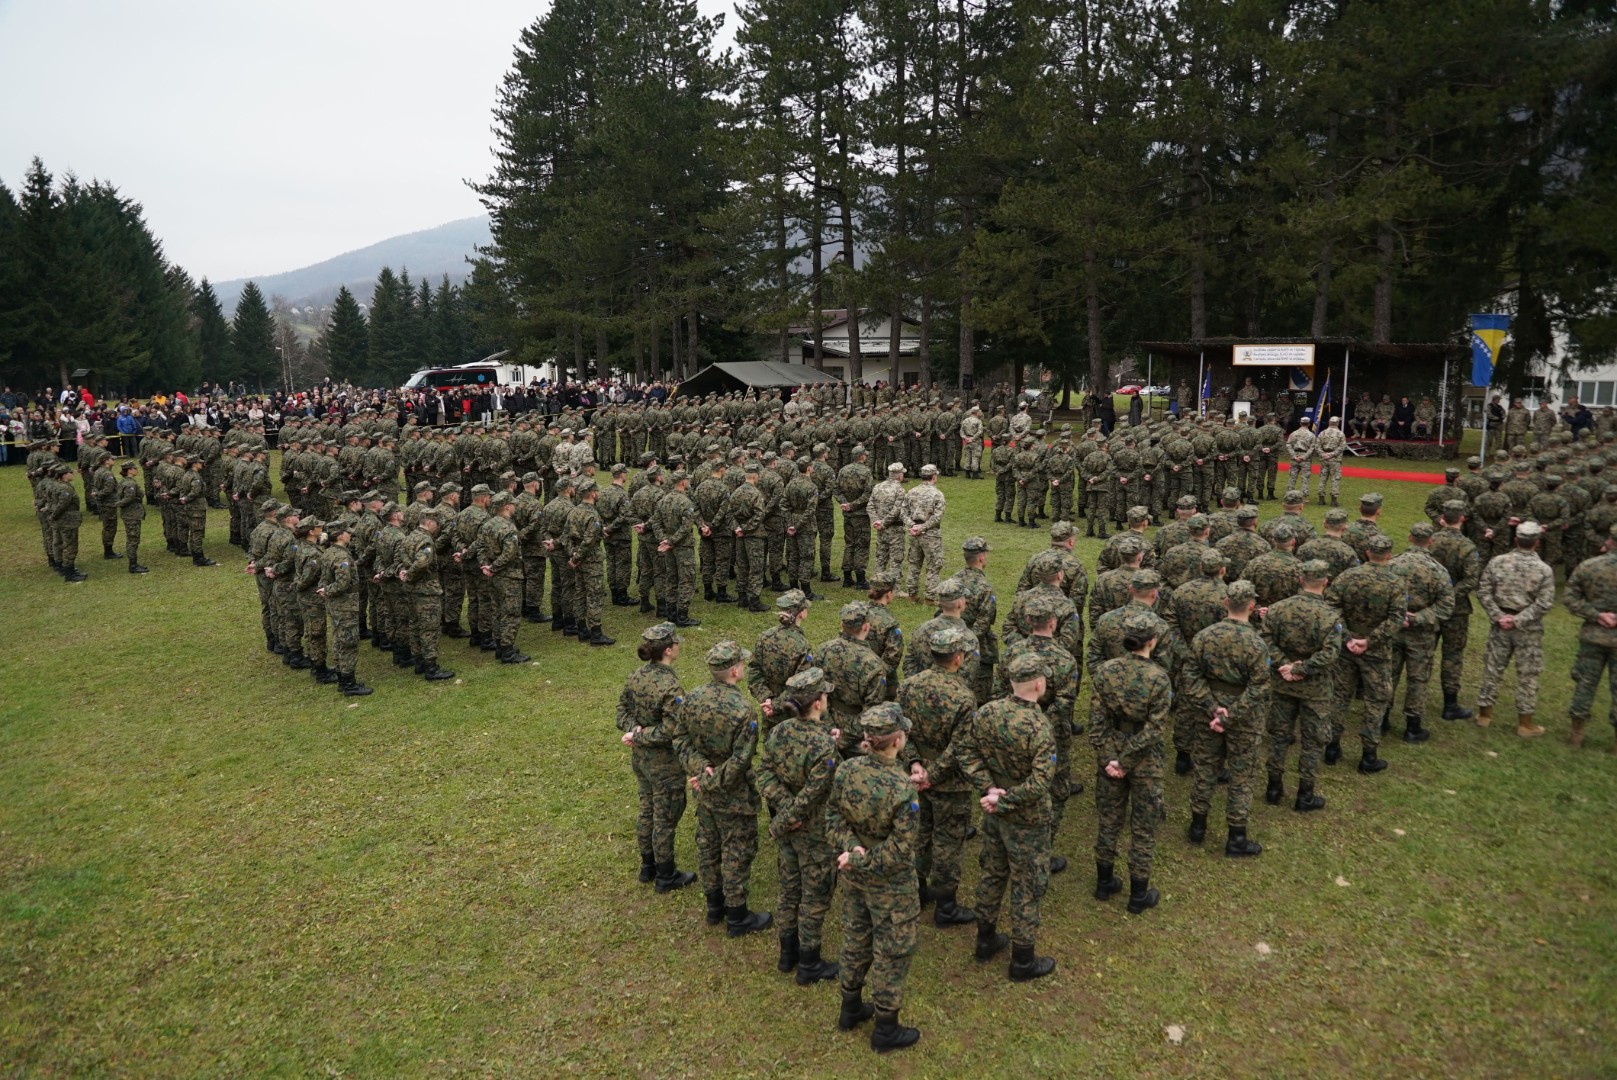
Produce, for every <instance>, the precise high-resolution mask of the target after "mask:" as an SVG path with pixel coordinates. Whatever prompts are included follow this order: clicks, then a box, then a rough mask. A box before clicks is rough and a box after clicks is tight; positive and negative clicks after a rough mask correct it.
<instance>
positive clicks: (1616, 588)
mask: <svg viewBox="0 0 1617 1080" xmlns="http://www.w3.org/2000/svg"><path fill="white" fill-rule="evenodd" d="M1606 535H1611V533H1610V532H1609V530H1608V532H1607V534H1606ZM1566 607H1567V610H1568V611H1570V612H1572V614H1574V615H1576V616H1577V617H1578V618H1580V619H1582V620H1583V627H1582V628H1581V629H1580V630H1579V631H1578V654H1577V656H1576V657H1575V658H1574V659H1573V661H1572V682H1573V684H1574V689H1573V691H1572V708H1571V717H1572V731H1573V738H1574V741H1575V742H1576V741H1581V739H1582V735H1583V726H1584V725H1585V724H1587V723H1588V722H1589V718H1590V715H1591V714H1592V713H1593V711H1594V704H1595V691H1596V690H1597V689H1599V687H1600V677H1601V675H1602V674H1605V673H1606V672H1607V671H1610V672H1611V673H1612V677H1614V678H1617V630H1614V629H1608V628H1606V627H1604V626H1601V625H1600V622H1599V619H1600V614H1601V613H1602V612H1606V611H1617V553H1607V554H1605V555H1597V556H1595V557H1594V558H1592V559H1587V560H1585V561H1584V562H1582V563H1581V564H1579V566H1578V567H1577V569H1575V570H1573V571H1572V576H1571V577H1569V578H1567V583H1566ZM1608 685H1609V684H1608ZM1610 718H1611V722H1612V723H1613V724H1614V725H1617V693H1614V694H1613V695H1612V707H1611V712H1610Z"/></svg>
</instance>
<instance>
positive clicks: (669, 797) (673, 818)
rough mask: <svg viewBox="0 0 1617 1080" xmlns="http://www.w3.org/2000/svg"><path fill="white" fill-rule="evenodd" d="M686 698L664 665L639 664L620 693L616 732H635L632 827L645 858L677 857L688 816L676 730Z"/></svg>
mask: <svg viewBox="0 0 1617 1080" xmlns="http://www.w3.org/2000/svg"><path fill="white" fill-rule="evenodd" d="M684 700H685V696H684V690H683V689H682V688H681V687H680V685H679V676H678V675H676V674H674V669H673V668H671V667H669V666H668V665H667V664H660V663H646V664H641V665H640V666H639V667H638V668H636V669H635V670H634V672H633V673H631V674H630V676H629V678H628V679H627V680H625V681H624V684H623V690H622V692H621V693H620V694H619V695H618V714H617V726H618V731H619V732H621V733H623V734H628V733H629V732H634V733H635V735H634V745H633V746H632V748H631V750H630V758H629V767H630V769H631V770H632V771H633V773H634V781H635V788H636V790H637V792H638V797H639V813H638V814H637V815H636V816H635V830H634V831H635V839H636V840H637V841H638V843H639V846H640V855H641V861H642V862H645V861H648V860H649V861H651V862H653V863H664V864H666V863H671V862H673V861H674V830H675V829H677V828H678V827H679V821H680V818H682V817H684V816H685V780H686V777H685V772H684V770H683V769H682V768H681V767H680V761H679V757H678V756H677V754H676V753H675V751H674V744H673V734H674V732H675V731H676V730H677V723H676V719H677V716H678V713H679V709H680V707H681V706H682V705H683V704H684ZM637 728H638V729H639V730H638V731H636V730H635V729H637Z"/></svg>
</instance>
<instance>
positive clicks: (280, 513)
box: [275, 503, 303, 520]
mask: <svg viewBox="0 0 1617 1080" xmlns="http://www.w3.org/2000/svg"><path fill="white" fill-rule="evenodd" d="M301 513H303V511H302V510H299V509H298V508H297V507H295V506H293V505H292V504H291V503H283V504H282V505H280V506H277V507H276V508H275V516H276V517H278V518H281V519H282V520H285V519H286V518H289V517H296V516H298V515H299V514H301Z"/></svg>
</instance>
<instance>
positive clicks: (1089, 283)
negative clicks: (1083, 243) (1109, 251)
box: [1084, 248, 1111, 394]
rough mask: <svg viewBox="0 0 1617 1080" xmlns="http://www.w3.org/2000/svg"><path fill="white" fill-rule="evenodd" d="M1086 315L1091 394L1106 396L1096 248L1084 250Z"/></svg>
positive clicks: (1107, 384)
mask: <svg viewBox="0 0 1617 1080" xmlns="http://www.w3.org/2000/svg"><path fill="white" fill-rule="evenodd" d="M1084 315H1085V321H1087V322H1088V323H1089V328H1088V329H1089V392H1090V393H1092V394H1095V393H1101V394H1104V393H1107V392H1108V391H1110V390H1111V385H1110V380H1108V379H1107V378H1106V358H1105V356H1104V355H1103V354H1102V353H1101V334H1100V270H1099V259H1098V258H1097V256H1096V254H1095V249H1094V248H1086V249H1085V250H1084Z"/></svg>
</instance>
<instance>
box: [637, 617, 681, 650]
mask: <svg viewBox="0 0 1617 1080" xmlns="http://www.w3.org/2000/svg"><path fill="white" fill-rule="evenodd" d="M640 639H641V640H642V641H649V642H651V643H652V644H653V645H678V644H679V643H680V641H682V640H683V639H682V638H681V637H680V636H679V627H677V626H675V625H674V624H673V623H671V622H660V623H657V624H656V625H655V626H648V627H646V628H645V629H644V630H642V631H640Z"/></svg>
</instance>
